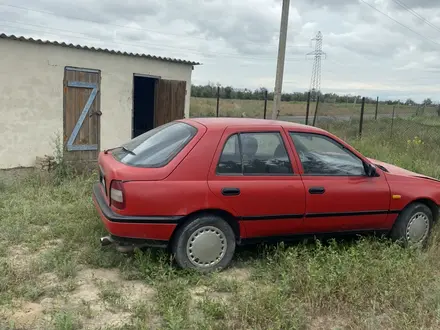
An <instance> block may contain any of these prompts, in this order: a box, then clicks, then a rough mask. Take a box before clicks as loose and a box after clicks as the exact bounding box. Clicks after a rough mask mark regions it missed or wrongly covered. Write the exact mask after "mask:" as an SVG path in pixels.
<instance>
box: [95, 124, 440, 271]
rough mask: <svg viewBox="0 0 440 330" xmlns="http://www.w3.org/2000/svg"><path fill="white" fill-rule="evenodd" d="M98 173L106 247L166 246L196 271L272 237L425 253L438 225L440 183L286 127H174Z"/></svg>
mask: <svg viewBox="0 0 440 330" xmlns="http://www.w3.org/2000/svg"><path fill="white" fill-rule="evenodd" d="M99 167H100V178H101V182H100V183H96V184H95V185H94V187H93V197H94V198H93V199H94V202H95V205H96V208H97V210H98V211H99V213H100V216H101V219H102V221H103V223H104V225H105V227H106V228H107V230H108V232H109V233H110V235H109V236H106V237H103V238H101V243H102V245H107V244H111V243H113V244H115V245H116V246H117V248H118V249H119V250H120V251H129V250H132V249H133V248H135V247H143V246H160V247H166V248H169V249H170V250H171V252H172V254H173V255H174V257H175V260H176V262H177V264H178V265H179V266H180V267H183V268H195V269H198V270H201V271H212V270H214V269H222V268H224V267H226V266H227V265H228V264H229V263H230V261H231V259H232V258H233V255H234V251H235V248H236V245H241V244H246V243H250V242H259V241H264V240H268V239H282V240H285V239H287V238H294V237H301V236H302V235H318V234H334V233H362V232H368V231H374V232H384V233H386V234H388V235H389V236H390V237H391V238H392V239H394V240H400V241H401V242H403V244H404V245H405V246H408V245H413V244H420V243H421V244H423V243H425V242H426V240H427V239H428V237H429V234H430V232H431V228H432V226H433V222H435V220H436V219H437V218H438V215H439V212H438V205H439V203H440V183H439V181H437V180H435V179H433V178H430V177H427V176H424V175H420V174H417V173H413V172H410V171H407V170H405V169H402V168H399V167H396V166H393V165H390V164H386V163H382V162H379V161H376V160H373V159H369V158H367V157H365V156H363V155H362V154H360V153H359V152H358V151H356V150H355V149H353V148H352V147H351V146H350V145H348V144H347V143H345V142H344V141H342V140H341V139H339V138H338V137H336V136H334V135H332V134H330V133H329V132H327V131H325V130H322V129H319V128H315V127H310V126H305V125H301V124H294V123H290V122H283V121H273V120H262V119H245V118H194V119H184V120H177V121H173V122H171V123H168V124H165V125H162V126H160V127H157V128H155V129H153V130H151V131H148V132H147V133H144V134H142V135H140V136H138V137H136V138H134V139H132V140H131V141H129V142H128V143H126V144H124V145H123V146H120V147H118V148H113V149H111V150H106V151H104V152H101V153H100V156H99Z"/></svg>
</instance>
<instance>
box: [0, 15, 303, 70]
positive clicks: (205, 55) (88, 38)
mask: <svg viewBox="0 0 440 330" xmlns="http://www.w3.org/2000/svg"><path fill="white" fill-rule="evenodd" d="M13 23H19V24H25V25H31V26H37V27H43V28H46V29H52V30H59V31H61V32H68V33H76V34H81V35H82V37H79V36H74V35H66V34H64V36H66V37H70V38H76V39H81V40H94V41H95V40H97V41H101V39H99V38H96V37H92V36H89V35H86V34H83V33H78V32H74V31H70V30H65V29H56V28H47V27H44V26H41V25H36V24H29V23H21V22H13ZM0 26H5V27H8V28H19V29H21V30H26V31H31V32H37V33H44V34H47V35H54V36H57V37H59V36H60V35H63V33H59V34H55V33H51V32H47V31H40V30H35V29H30V28H25V27H21V26H20V27H16V26H10V25H5V24H2V23H1V22H0ZM105 43H110V44H116V45H127V46H132V47H137V48H140V47H139V46H140V45H145V46H148V47H151V48H156V49H160V50H163V49H170V50H171V51H179V52H180V53H181V52H182V50H184V51H185V52H186V53H190V54H194V55H199V56H204V57H206V58H208V59H209V58H210V57H218V56H222V57H230V58H236V59H243V60H257V61H272V60H274V58H273V57H252V56H246V55H239V54H230V53H218V52H215V53H208V52H205V53H204V52H201V51H197V50H195V49H182V48H179V47H172V46H163V45H158V44H149V43H142V42H139V43H137V44H130V43H126V42H119V41H110V40H108V41H105ZM300 60H301V59H300V58H298V59H295V58H290V59H288V61H289V62H290V61H300Z"/></svg>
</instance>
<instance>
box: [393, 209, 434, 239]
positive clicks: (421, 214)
mask: <svg viewBox="0 0 440 330" xmlns="http://www.w3.org/2000/svg"><path fill="white" fill-rule="evenodd" d="M432 225H433V215H432V211H431V209H430V208H429V207H428V206H427V205H425V204H423V203H412V204H410V205H408V206H407V207H406V208H405V209H404V210H403V211H402V212H401V213H400V214H399V216H398V217H397V219H396V222H395V223H394V226H393V229H392V230H391V238H392V239H393V240H394V241H398V242H399V243H401V244H402V245H403V246H405V247H409V246H422V247H424V246H426V244H427V242H428V239H429V236H430V234H431V229H432Z"/></svg>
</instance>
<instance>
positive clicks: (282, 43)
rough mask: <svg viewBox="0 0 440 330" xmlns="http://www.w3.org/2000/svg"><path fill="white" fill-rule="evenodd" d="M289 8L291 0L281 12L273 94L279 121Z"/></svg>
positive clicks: (286, 1)
mask: <svg viewBox="0 0 440 330" xmlns="http://www.w3.org/2000/svg"><path fill="white" fill-rule="evenodd" d="M289 7H290V0H283V9H282V12H281V25H280V40H279V44H278V60H277V73H276V77H275V89H274V94H273V109H272V119H277V117H278V114H279V111H280V108H281V91H282V88H283V73H284V60H285V57H286V42H287V25H288V22H289Z"/></svg>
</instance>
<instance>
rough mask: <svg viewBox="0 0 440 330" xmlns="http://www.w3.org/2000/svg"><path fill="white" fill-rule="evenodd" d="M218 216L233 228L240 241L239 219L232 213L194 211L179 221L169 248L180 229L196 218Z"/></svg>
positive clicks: (205, 210)
mask: <svg viewBox="0 0 440 330" xmlns="http://www.w3.org/2000/svg"><path fill="white" fill-rule="evenodd" d="M205 214H206V215H216V216H219V217H221V218H222V219H223V220H225V221H226V222H227V223H228V224H229V226H231V228H232V231H233V232H234V235H235V239H236V241H239V240H240V237H241V236H240V234H241V233H240V224H239V223H238V220H237V218H236V217H235V216H234V215H232V214H231V213H229V212H227V211H225V210H222V209H202V210H198V211H194V212H192V213H190V214H188V215H186V216H185V217H184V218H183V219H181V220H180V221H179V223H178V224H177V226H176V228H174V230H173V233H172V235H171V238H170V240H169V243H168V248H170V247H171V246H172V244H173V242H174V240H175V239H176V236H177V235H176V233H177V232H178V231H179V229H180V228H181V227H182V226H184V225H186V224H187V223H188V222H190V221H192V220H193V219H194V218H196V217H198V216H203V215H205Z"/></svg>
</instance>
